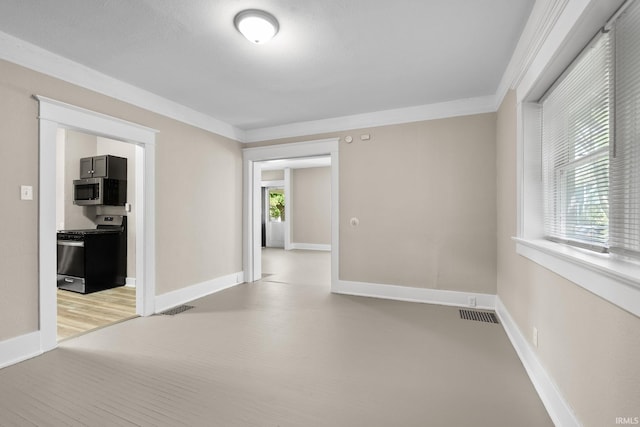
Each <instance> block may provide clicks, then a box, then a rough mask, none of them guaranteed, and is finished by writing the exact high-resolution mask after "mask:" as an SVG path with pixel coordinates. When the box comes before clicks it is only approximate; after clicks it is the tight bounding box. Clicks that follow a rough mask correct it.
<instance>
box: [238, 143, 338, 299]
mask: <svg viewBox="0 0 640 427" xmlns="http://www.w3.org/2000/svg"><path fill="white" fill-rule="evenodd" d="M338 144H339V138H329V139H321V140H314V141H306V142H297V143H293V144H278V145H269V146H264V147H253V148H245V149H244V150H242V157H243V169H244V177H243V178H244V179H243V182H244V202H243V203H244V206H243V212H244V217H245V219H244V223H243V236H244V237H243V243H242V248H243V264H244V265H243V268H244V277H245V280H246V281H247V282H255V281H256V280H260V279H261V277H262V251H261V246H262V245H261V225H262V224H261V215H262V213H261V210H262V209H261V200H260V198H261V189H260V188H261V185H260V184H261V180H260V178H261V169H260V162H262V161H265V160H277V159H291V158H296V157H312V156H324V155H330V156H331V288H332V289H334V288H335V286H336V285H337V283H338V271H339V265H338V263H339V260H340V257H339V246H340V245H339V236H340V234H339V213H340V209H339V205H338V203H339V200H340V199H339V193H338V190H339V188H338V184H339V170H340V164H339V159H338V157H339V156H338V154H339V153H338V151H339V150H338ZM285 192H286V189H285ZM285 209H286V207H285ZM285 215H286V214H285ZM285 240H286V237H285Z"/></svg>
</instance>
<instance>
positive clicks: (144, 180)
mask: <svg viewBox="0 0 640 427" xmlns="http://www.w3.org/2000/svg"><path fill="white" fill-rule="evenodd" d="M35 98H36V99H37V100H38V102H39V117H38V119H39V157H40V165H39V182H38V184H39V229H40V233H39V284H40V285H39V291H40V292H39V299H40V313H39V314H40V330H39V335H40V349H41V351H48V350H51V349H53V348H55V347H56V346H57V295H56V291H57V286H56V271H57V253H56V229H57V225H56V140H57V135H58V129H60V128H62V129H73V130H76V131H80V132H83V133H87V134H92V135H99V136H101V137H105V138H109V139H113V140H116V141H121V142H126V143H129V144H133V145H134V146H135V152H136V182H138V183H139V185H136V190H135V196H134V200H135V202H134V203H135V204H136V206H137V207H138V210H137V213H138V215H137V216H136V221H135V222H136V236H137V239H136V240H137V242H138V244H137V245H136V248H135V254H136V262H135V266H136V292H135V295H136V312H137V314H139V315H142V316H148V315H151V314H153V313H154V310H155V307H154V302H155V214H154V211H153V206H154V205H155V138H156V133H157V131H156V130H154V129H150V128H147V127H144V126H140V125H138V124H135V123H131V122H127V121H124V120H121V119H117V118H114V117H111V116H107V115H104V114H101V113H97V112H94V111H90V110H86V109H84V108H80V107H76V106H73V105H70V104H66V103H63V102H60V101H56V100H53V99H50V98H46V97H42V96H35Z"/></svg>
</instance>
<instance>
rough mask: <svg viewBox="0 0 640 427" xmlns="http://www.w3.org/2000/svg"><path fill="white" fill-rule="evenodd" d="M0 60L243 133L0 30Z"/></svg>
mask: <svg viewBox="0 0 640 427" xmlns="http://www.w3.org/2000/svg"><path fill="white" fill-rule="evenodd" d="M0 59H4V60H7V61H9V62H13V63H15V64H18V65H21V66H23V67H26V68H29V69H32V70H35V71H38V72H40V73H43V74H46V75H49V76H51V77H55V78H58V79H61V80H64V81H66V82H69V83H72V84H74V85H77V86H80V87H83V88H85V89H89V90H92V91H95V92H98V93H101V94H103V95H106V96H109V97H111V98H115V99H118V100H120V101H124V102H127V103H129V104H132V105H135V106H137V107H140V108H144V109H145V110H149V111H152V112H154V113H158V114H161V115H163V116H167V117H170V118H172V119H175V120H178V121H181V122H183V123H186V124H189V125H192V126H195V127H198V128H200V129H204V130H207V131H210V132H213V133H216V134H218V135H222V136H225V137H227V138H231V139H234V140H236V141H242V140H244V131H243V130H241V129H238V128H236V127H234V126H232V125H230V124H228V123H225V122H223V121H221V120H218V119H215V118H213V117H210V116H208V115H206V114H202V113H200V112H198V111H195V110H192V109H190V108H188V107H185V106H184V105H181V104H178V103H177V102H174V101H170V100H168V99H166V98H163V97H161V96H158V95H156V94H154V93H151V92H148V91H145V90H142V89H140V88H138V87H136V86H133V85H130V84H128V83H125V82H122V81H120V80H117V79H114V78H113V77H109V76H107V75H106V74H103V73H100V72H99V71H96V70H94V69H92V68H89V67H86V66H84V65H82V64H80V63H77V62H75V61H72V60H70V59H67V58H65V57H62V56H60V55H56V54H54V53H52V52H50V51H48V50H45V49H42V48H41V47H38V46H36V45H34V44H31V43H28V42H26V41H24V40H21V39H19V38H17V37H13V36H11V35H9V34H7V33H4V32H2V31H0Z"/></svg>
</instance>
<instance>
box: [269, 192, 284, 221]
mask: <svg viewBox="0 0 640 427" xmlns="http://www.w3.org/2000/svg"><path fill="white" fill-rule="evenodd" d="M269 219H270V220H271V221H276V222H282V221H284V190H283V189H281V188H269Z"/></svg>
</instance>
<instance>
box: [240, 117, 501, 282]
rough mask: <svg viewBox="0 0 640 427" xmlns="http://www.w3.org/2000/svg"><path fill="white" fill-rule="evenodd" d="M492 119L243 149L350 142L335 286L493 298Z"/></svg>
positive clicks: (344, 150)
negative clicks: (353, 220) (442, 291)
mask: <svg viewBox="0 0 640 427" xmlns="http://www.w3.org/2000/svg"><path fill="white" fill-rule="evenodd" d="M495 120H496V115H495V114H494V113H489V114H478V115H472V116H464V117H455V118H449V119H441V120H430V121H422V122H416V123H408V124H402V125H394V126H383V127H377V128H370V129H362V130H358V131H354V130H352V131H347V132H336V133H327V134H321V135H311V136H306V137H300V138H286V139H280V140H275V141H265V142H262V143H257V144H250V145H249V146H261V145H272V144H281V143H288V142H298V141H305V140H314V139H321V138H329V137H340V138H341V141H342V140H343V138H344V136H346V135H352V136H354V137H355V138H354V142H353V143H352V144H346V143H344V142H341V143H340V166H339V167H340V170H339V173H340V273H339V274H340V278H341V279H343V280H353V281H361V282H370V283H384V284H393V285H403V286H411V287H420V288H434V289H447V290H455V291H466V292H480V293H489V294H494V293H495V292H496V253H495V247H496V181H495V173H496V169H495V161H496V157H495V154H496V152H495V132H496V130H495ZM361 133H369V134H370V135H371V140H370V141H360V139H359V137H358V136H359V134H361ZM352 217H357V218H358V219H359V220H360V225H359V226H358V227H352V226H351V225H350V219H351V218H352Z"/></svg>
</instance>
